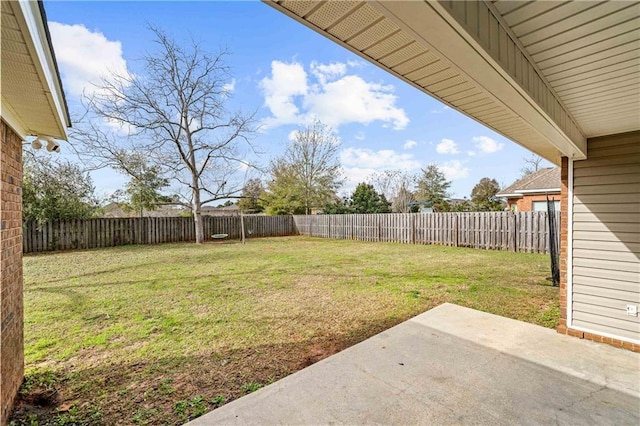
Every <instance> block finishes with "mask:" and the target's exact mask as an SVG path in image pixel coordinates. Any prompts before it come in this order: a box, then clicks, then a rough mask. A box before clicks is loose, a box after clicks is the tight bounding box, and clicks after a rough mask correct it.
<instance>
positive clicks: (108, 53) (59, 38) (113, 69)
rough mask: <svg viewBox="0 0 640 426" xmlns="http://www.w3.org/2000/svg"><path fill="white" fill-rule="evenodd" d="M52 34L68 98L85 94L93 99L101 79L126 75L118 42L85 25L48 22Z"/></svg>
mask: <svg viewBox="0 0 640 426" xmlns="http://www.w3.org/2000/svg"><path fill="white" fill-rule="evenodd" d="M49 30H50V32H51V40H52V42H53V45H54V47H55V51H56V59H57V61H58V65H59V66H60V74H61V75H62V80H63V82H64V89H65V92H66V93H67V94H69V95H73V96H80V95H82V93H83V91H84V92H86V93H87V94H88V95H90V94H92V93H95V90H96V89H95V87H94V86H92V85H91V83H99V82H100V79H101V77H103V76H108V75H109V74H111V73H116V74H120V75H125V74H127V72H128V71H127V62H126V61H125V60H124V58H123V57H122V44H121V43H120V42H119V41H112V40H108V39H107V38H106V37H105V36H104V34H102V33H101V32H99V31H95V32H92V31H90V30H89V29H87V28H86V27H85V26H84V25H67V24H61V23H59V22H49Z"/></svg>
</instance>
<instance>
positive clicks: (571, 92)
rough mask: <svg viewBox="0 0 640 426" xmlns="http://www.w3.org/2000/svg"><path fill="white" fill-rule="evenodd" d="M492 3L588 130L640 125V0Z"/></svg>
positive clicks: (612, 131)
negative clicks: (630, 0)
mask: <svg viewBox="0 0 640 426" xmlns="http://www.w3.org/2000/svg"><path fill="white" fill-rule="evenodd" d="M492 6H493V9H494V10H495V11H496V12H497V13H498V14H499V15H500V16H501V18H502V21H503V22H504V23H505V24H506V25H508V26H509V28H510V30H511V32H512V33H513V34H514V35H515V37H517V38H518V40H519V42H520V44H521V46H522V47H523V48H524V49H525V50H526V52H527V53H528V55H529V57H530V58H531V59H532V60H533V62H534V63H535V65H536V67H537V68H538V70H539V71H540V73H541V75H542V76H543V77H544V78H545V79H546V81H547V82H548V85H549V86H550V87H551V88H552V89H553V91H554V92H555V93H556V96H557V97H558V99H559V100H560V102H561V103H562V104H563V106H564V108H565V109H566V110H567V111H568V112H569V113H570V114H571V116H572V117H573V118H574V119H575V121H576V123H577V124H578V126H579V127H580V128H581V129H582V131H583V133H584V134H585V136H587V137H596V136H602V135H610V134H616V133H623V132H628V131H633V130H638V129H640V3H638V2H626V1H600V2H596V1H581V2H573V1H541V2H519V1H493V2H492Z"/></svg>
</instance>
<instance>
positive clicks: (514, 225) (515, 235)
mask: <svg viewBox="0 0 640 426" xmlns="http://www.w3.org/2000/svg"><path fill="white" fill-rule="evenodd" d="M511 219H512V222H513V223H512V225H511V230H512V231H511V232H512V236H513V245H512V247H513V248H511V247H509V249H510V250H511V251H513V252H517V251H518V225H519V224H518V213H516V212H513V213H512V217H511Z"/></svg>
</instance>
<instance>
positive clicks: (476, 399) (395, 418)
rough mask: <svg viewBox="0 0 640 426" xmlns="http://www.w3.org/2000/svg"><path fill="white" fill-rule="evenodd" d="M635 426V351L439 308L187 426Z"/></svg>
mask: <svg viewBox="0 0 640 426" xmlns="http://www.w3.org/2000/svg"><path fill="white" fill-rule="evenodd" d="M550 423H554V424H615V425H625V424H628V425H638V424H640V354H638V353H633V352H630V351H626V350H622V349H616V348H613V347H610V346H606V345H603V344H597V343H592V342H588V341H584V340H579V339H576V338H572V337H568V336H564V335H560V334H557V333H556V332H555V331H554V330H550V329H546V328H542V327H538V326H535V325H532V324H528V323H523V322H520V321H515V320H511V319H508V318H503V317H500V316H496V315H491V314H487V313H484V312H479V311H475V310H472V309H468V308H464V307H460V306H456V305H452V304H443V305H440V306H438V307H437V308H435V309H432V310H431V311H428V312H426V313H424V314H421V315H418V316H417V317H415V318H412V319H410V320H408V321H406V322H404V323H402V324H400V325H398V326H396V327H393V328H391V329H389V330H387V331H385V332H383V333H380V334H378V335H376V336H374V337H372V338H370V339H368V340H366V341H364V342H362V343H360V344H358V345H355V346H353V347H351V348H348V349H346V350H344V351H342V352H340V353H338V354H336V355H334V356H331V357H329V358H327V359H325V360H323V361H320V362H318V363H316V364H314V365H312V366H310V367H308V368H305V369H304V370H301V371H299V372H297V373H295V374H292V375H291V376H288V377H286V378H284V379H282V380H280V381H278V382H276V383H274V384H272V385H270V386H267V387H265V388H263V389H260V390H259V391H257V392H255V393H252V394H250V395H248V396H245V397H243V398H240V399H238V400H236V401H233V402H231V403H229V404H227V405H225V406H223V407H221V408H219V409H217V410H215V411H212V412H210V413H208V414H206V415H204V416H202V417H200V418H198V419H196V420H194V421H193V422H191V423H189V424H190V425H194V426H195V425H211V424H242V425H247V424H504V425H507V424H509V425H511V424H550Z"/></svg>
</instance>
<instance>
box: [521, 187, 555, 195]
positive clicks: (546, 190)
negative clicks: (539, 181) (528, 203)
mask: <svg viewBox="0 0 640 426" xmlns="http://www.w3.org/2000/svg"><path fill="white" fill-rule="evenodd" d="M560 191H561V190H560V188H543V189H521V190H518V191H517V192H519V193H520V194H550V193H552V192H557V193H558V194H559V193H560Z"/></svg>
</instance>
